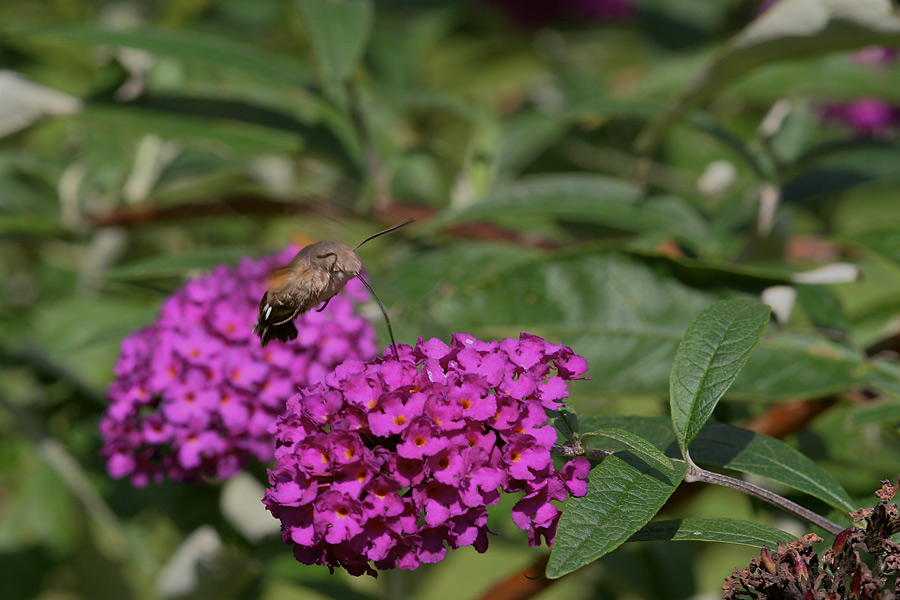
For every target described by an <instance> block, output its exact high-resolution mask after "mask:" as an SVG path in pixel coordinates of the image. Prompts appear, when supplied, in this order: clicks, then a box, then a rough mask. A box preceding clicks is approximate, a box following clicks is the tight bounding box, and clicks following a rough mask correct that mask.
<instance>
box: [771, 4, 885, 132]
mask: <svg viewBox="0 0 900 600" xmlns="http://www.w3.org/2000/svg"><path fill="white" fill-rule="evenodd" d="M778 2H779V0H764V1H763V2H762V4H760V7H759V13H760V14H762V13H764V12H766V11H767V10H769V9H770V8H772V7H773V6H775V5H776V4H778ZM898 57H900V52H898V50H897V49H896V48H886V47H884V46H869V47H868V48H864V49H862V50H860V51H859V52H857V53H855V54H854V55H853V61H854V62H855V63H857V64H859V65H861V66H863V67H865V68H870V69H879V68H884V67H886V66H887V65H889V64H891V63H894V62H896V61H897V58H898ZM821 115H822V118H823V119H825V120H829V121H834V122H837V123H841V124H843V125H845V126H847V127H849V128H850V129H853V130H854V131H855V132H856V133H857V134H859V135H861V136H866V137H878V136H885V135H889V134H891V133H893V132H896V130H897V127H898V125H900V106H897V105H896V104H891V103H890V102H887V101H885V100H882V99H881V98H856V99H854V100H850V101H847V102H829V103H826V104H824V105H823V106H822V112H821Z"/></svg>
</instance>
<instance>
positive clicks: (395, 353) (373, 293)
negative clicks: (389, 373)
mask: <svg viewBox="0 0 900 600" xmlns="http://www.w3.org/2000/svg"><path fill="white" fill-rule="evenodd" d="M409 221H412V219H409V220H408V221H404V222H403V223H401V224H400V225H395V226H394V227H391V229H389V230H388V231H392V230H394V229H397V228H398V227H402V226H403V225H406V224H407V223H408V222H409ZM381 233H387V232H386V231H382V232H381ZM376 235H381V234H376ZM372 237H375V236H372ZM357 247H358V246H357ZM356 278H357V279H359V280H360V281H362V284H363V285H364V286H366V289H367V290H369V293H370V294H372V297H373V298H375V302H377V303H378V308H380V309H381V314H383V315H384V320H385V322H386V323H387V326H388V334H389V335H390V336H391V349H392V350H393V351H394V358H395V359H396V360H397V362H400V355H399V354H398V353H397V342H395V341H394V330H393V329H391V320H390V319H389V318H388V314H387V311H386V310H384V305H383V304H382V303H381V300H379V299H378V296H377V295H376V294H375V290H373V289H372V286H370V285H369V283H368V282H367V281H366V280H365V279H363V278H362V275H360V274H359V273H357V274H356Z"/></svg>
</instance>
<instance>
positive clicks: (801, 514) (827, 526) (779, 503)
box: [550, 444, 844, 535]
mask: <svg viewBox="0 0 900 600" xmlns="http://www.w3.org/2000/svg"><path fill="white" fill-rule="evenodd" d="M550 453H551V454H553V455H555V456H565V457H575V456H586V457H587V458H590V459H593V460H603V459H604V458H606V457H607V456H609V455H610V454H612V452H611V451H609V450H594V449H590V448H583V447H581V445H580V444H565V445H562V446H553V448H552V449H551V450H550ZM672 460H673V461H675V462H684V461H682V460H680V459H674V458H673V459H672ZM684 480H685V481H686V482H688V483H695V482H703V483H712V484H714V485H721V486H724V487H729V488H732V489H735V490H738V491H739V492H744V493H745V494H748V495H750V496H753V497H754V498H759V499H760V500H762V501H764V502H768V503H769V504H771V505H772V506H775V507H777V508H780V509H781V510H783V511H785V512H787V513H790V514H792V515H794V516H795V517H798V518H800V519H803V520H804V521H806V522H808V523H812V524H813V525H816V526H818V527H821V528H822V529H824V530H825V531H827V532H828V533H830V534H832V535H837V534H839V533H840V532H841V531H843V530H844V527H842V526H841V525H838V524H837V523H835V522H833V521H831V520H829V519H826V518H825V517H823V516H822V515H820V514H818V513H814V512H813V511H811V510H809V509H808V508H804V507H802V506H800V505H799V504H797V503H796V502H792V501H791V500H788V499H787V498H785V497H783V496H779V495H778V494H776V493H775V492H770V491H769V490H767V489H765V488H763V487H760V486H758V485H755V484H752V483H749V482H747V481H744V480H742V479H737V478H735V477H729V476H728V475H722V474H721V473H716V472H714V471H707V470H706V469H702V468H700V467H698V466H696V465H689V469H688V473H687V475H686V476H685V478H684Z"/></svg>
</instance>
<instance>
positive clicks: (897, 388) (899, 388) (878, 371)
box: [865, 357, 900, 397]
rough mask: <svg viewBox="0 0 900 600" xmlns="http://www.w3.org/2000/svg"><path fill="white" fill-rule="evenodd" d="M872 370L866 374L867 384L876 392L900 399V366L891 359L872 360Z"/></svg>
mask: <svg viewBox="0 0 900 600" xmlns="http://www.w3.org/2000/svg"><path fill="white" fill-rule="evenodd" d="M871 364H872V369H871V370H870V371H869V372H868V373H867V374H866V380H865V383H866V384H867V385H870V386H872V387H873V388H875V389H876V390H881V391H882V392H885V393H887V394H890V395H892V396H898V397H900V365H898V364H897V361H895V360H893V359H891V358H883V357H876V358H873V359H872V363H871Z"/></svg>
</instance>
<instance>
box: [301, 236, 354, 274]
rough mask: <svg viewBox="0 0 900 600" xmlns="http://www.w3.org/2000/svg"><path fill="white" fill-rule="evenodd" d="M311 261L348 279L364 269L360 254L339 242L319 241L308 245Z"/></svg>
mask: <svg viewBox="0 0 900 600" xmlns="http://www.w3.org/2000/svg"><path fill="white" fill-rule="evenodd" d="M304 250H308V251H309V253H310V254H309V258H310V261H311V262H312V263H313V264H314V265H315V266H316V267H318V268H320V269H323V270H325V271H328V272H329V273H331V274H333V275H334V276H335V277H340V278H341V279H344V280H348V279H351V278H353V277H356V274H357V273H359V272H360V271H361V270H362V261H361V260H360V258H359V255H357V254H356V252H354V251H353V250H351V249H350V246H347V245H346V244H341V243H339V242H317V243H315V244H313V245H311V246H307V247H306V248H304Z"/></svg>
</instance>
